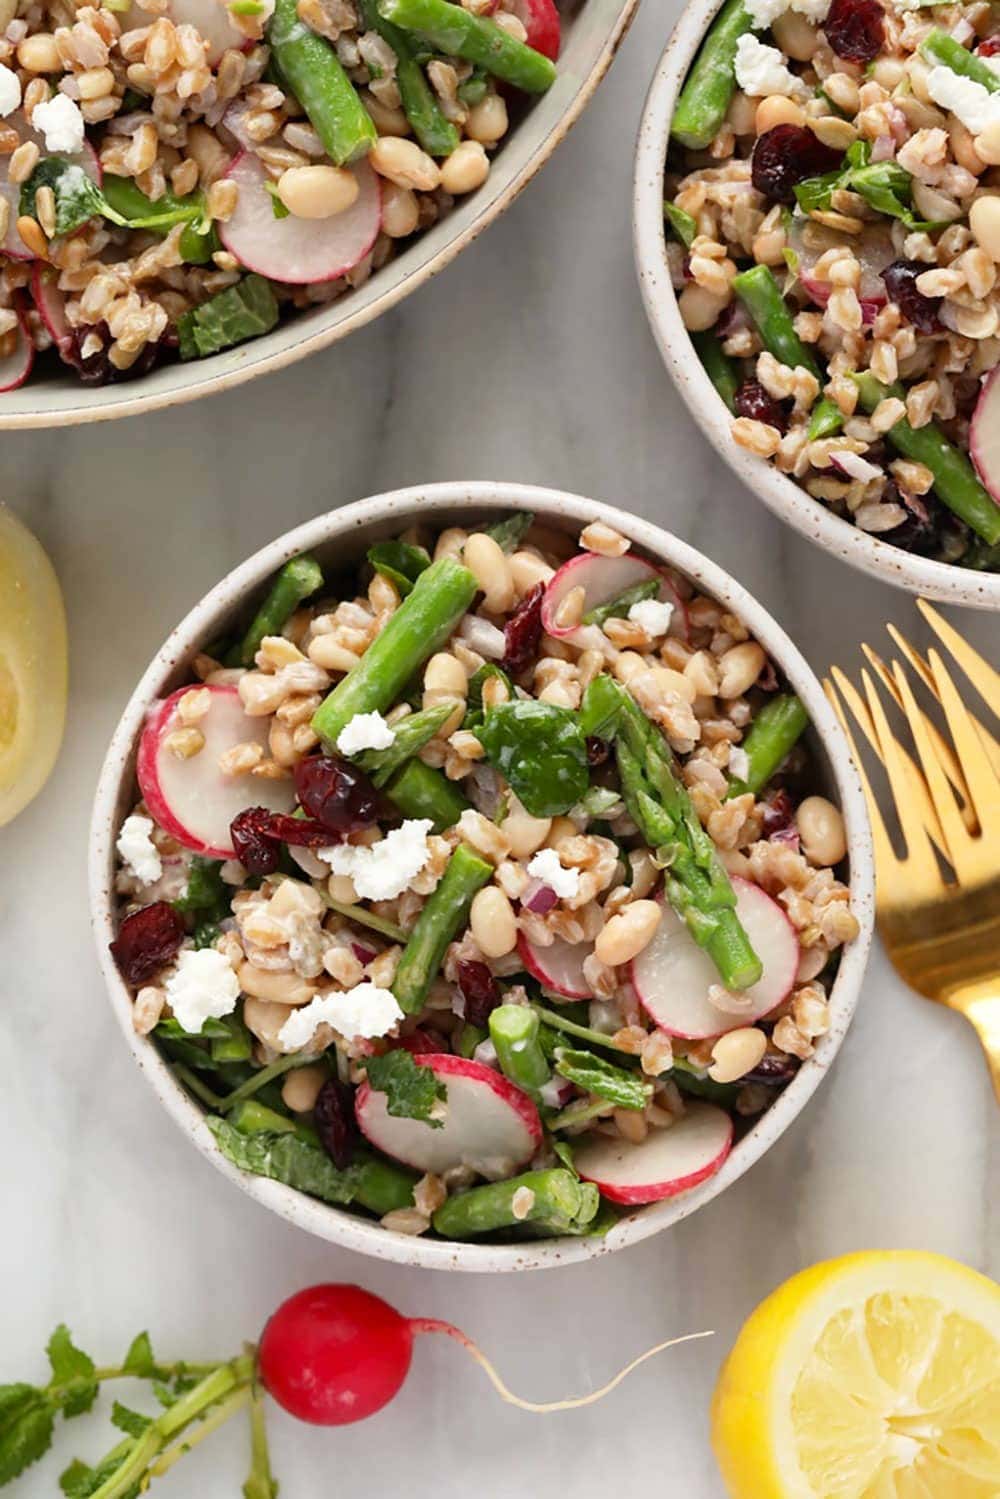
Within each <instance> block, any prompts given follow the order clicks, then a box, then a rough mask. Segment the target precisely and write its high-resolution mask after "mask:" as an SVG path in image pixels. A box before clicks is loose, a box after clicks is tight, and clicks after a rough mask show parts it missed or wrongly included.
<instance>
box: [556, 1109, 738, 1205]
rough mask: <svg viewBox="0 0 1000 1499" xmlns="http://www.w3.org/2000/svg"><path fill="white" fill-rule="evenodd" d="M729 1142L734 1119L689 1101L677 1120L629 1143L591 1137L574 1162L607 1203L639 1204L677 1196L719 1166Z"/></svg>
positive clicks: (724, 1157) (603, 1137) (576, 1155)
mask: <svg viewBox="0 0 1000 1499" xmlns="http://www.w3.org/2000/svg"><path fill="white" fill-rule="evenodd" d="M732 1143H733V1121H732V1119H731V1118H730V1117H729V1115H728V1114H727V1113H726V1112H725V1110H724V1109H720V1108H717V1107H716V1105H715V1104H713V1103H702V1102H700V1101H699V1102H695V1103H688V1104H687V1105H686V1107H685V1110H684V1113H683V1114H682V1115H681V1117H680V1118H679V1119H678V1120H677V1122H676V1124H672V1125H670V1126H669V1127H668V1128H667V1129H651V1130H650V1131H649V1134H648V1135H647V1136H646V1138H645V1140H643V1141H642V1143H641V1144H639V1145H633V1144H632V1143H631V1141H629V1140H620V1139H618V1140H616V1139H613V1138H612V1137H611V1136H610V1135H592V1136H590V1137H589V1138H587V1139H585V1140H584V1141H583V1142H582V1143H581V1144H580V1145H577V1147H576V1149H575V1150H574V1152H573V1165H574V1166H575V1167H576V1169H577V1171H578V1172H579V1173H580V1175H581V1176H582V1177H583V1180H584V1181H589V1182H593V1183H594V1185H595V1186H596V1187H598V1188H599V1190H600V1192H601V1195H602V1196H604V1197H607V1198H608V1199H609V1201H611V1202H620V1203H623V1204H625V1205H626V1206H630V1205H632V1206H638V1205H639V1204H641V1203H644V1202H660V1201H662V1200H663V1198H665V1197H676V1196H677V1194H678V1193H679V1192H688V1191H690V1190H691V1188H692V1187H697V1186H698V1185H699V1183H701V1182H703V1181H707V1180H708V1178H709V1177H710V1176H714V1175H715V1173H716V1172H717V1171H718V1170H719V1168H720V1166H721V1165H722V1163H723V1161H724V1160H725V1159H726V1157H727V1155H728V1154H729V1152H730V1150H731V1148H732Z"/></svg>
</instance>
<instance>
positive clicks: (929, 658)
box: [823, 599, 1000, 1102]
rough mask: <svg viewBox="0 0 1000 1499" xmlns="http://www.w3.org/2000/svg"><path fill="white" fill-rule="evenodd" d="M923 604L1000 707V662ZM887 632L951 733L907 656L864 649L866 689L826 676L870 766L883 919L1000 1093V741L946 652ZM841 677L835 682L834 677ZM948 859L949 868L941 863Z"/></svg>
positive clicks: (922, 987) (893, 954) (886, 932)
mask: <svg viewBox="0 0 1000 1499" xmlns="http://www.w3.org/2000/svg"><path fill="white" fill-rule="evenodd" d="M917 604H918V608H919V609H920V611H921V613H922V614H923V616H924V618H925V619H926V621H927V623H928V624H929V625H930V627H931V629H932V630H933V631H934V633H935V635H936V636H937V638H938V640H939V641H940V642H941V644H942V645H943V646H944V647H945V648H946V649H947V651H948V652H949V653H950V654H951V656H952V657H953V658H954V660H955V661H956V662H957V663H958V665H959V667H960V668H961V670H962V671H963V672H964V674H965V676H966V677H967V678H968V681H969V682H970V683H971V685H972V686H973V687H974V688H975V689H976V691H977V693H978V694H979V695H980V697H981V698H982V699H983V700H984V702H985V703H986V705H987V707H988V708H989V710H990V712H991V713H992V714H993V715H994V716H1000V674H998V673H997V672H996V671H995V670H994V669H993V667H992V666H990V665H989V663H988V662H987V661H985V660H984V659H983V657H982V656H980V655H979V654H978V652H976V651H974V650H973V649H972V647H971V646H970V645H969V644H968V643H967V642H966V641H964V640H963V639H962V637H961V635H959V634H958V632H957V631H956V630H955V629H953V627H952V626H951V625H949V624H948V622H947V621H946V620H944V619H942V617H941V616H940V615H939V614H938V613H937V611H936V610H935V609H932V608H931V606H930V605H929V604H928V603H926V602H925V601H924V600H923V599H919V600H918V601H917ZM888 630H889V634H890V635H891V637H892V639H893V641H894V642H895V644H896V645H897V646H898V648H899V651H900V653H901V655H902V656H903V658H904V661H905V663H906V664H907V665H908V666H909V667H910V670H911V672H912V673H913V675H914V676H915V677H916V679H917V680H918V682H919V683H921V684H922V686H923V687H924V688H925V689H926V690H927V691H928V692H929V693H930V695H931V696H932V697H933V698H934V700H935V701H936V702H937V703H938V705H939V707H940V709H941V712H942V715H943V719H944V722H945V724H946V725H947V730H948V733H947V735H945V734H944V733H943V732H942V731H941V730H940V729H939V728H938V727H937V725H936V724H935V723H934V722H933V720H932V719H930V718H928V717H927V715H926V714H925V713H924V712H923V710H922V709H921V708H920V707H919V705H918V703H917V699H916V695H915V693H914V689H913V686H912V685H911V681H910V677H909V676H908V674H907V672H906V670H905V669H904V666H903V663H901V662H900V661H898V660H894V661H892V662H891V663H888V664H887V663H886V662H885V661H883V660H882V658H881V657H880V656H879V655H878V654H877V653H876V652H875V651H873V650H872V649H871V648H870V647H869V646H867V645H865V646H862V650H863V651H864V653H865V656H866V658H867V660H868V662H869V665H870V666H871V669H872V670H871V672H869V671H867V670H865V669H864V668H862V671H861V684H862V689H863V693H862V692H859V691H858V689H857V688H856V687H855V686H854V685H853V683H852V682H851V681H850V679H849V678H848V677H847V676H846V675H845V674H844V673H843V672H842V671H841V670H840V669H839V668H838V667H833V669H832V671H831V676H832V678H833V682H830V681H826V682H824V684H823V686H824V689H825V691H826V695H827V697H828V698H829V699H830V702H831V704H832V705H833V708H834V710H835V711H836V713H837V715H838V717H839V719H840V722H841V724H842V725H843V727H844V731H845V733H846V734H847V738H848V741H849V743H850V745H851V750H852V752H853V754H854V759H855V762H856V764H857V767H858V770H859V772H860V775H861V781H862V784H863V786H864V789H865V796H866V798H867V801H868V811H869V814H870V816H871V822H872V833H873V837H874V842H875V865H876V876H877V880H876V906H877V914H878V925H879V931H880V933H881V936H882V940H883V942H884V943H885V946H886V949H887V951H888V954H889V958H890V961H891V962H892V965H893V967H894V968H895V969H896V971H897V973H899V974H900V976H901V977H902V978H904V979H905V980H906V982H907V983H908V984H909V985H910V987H911V988H913V989H916V991H917V993H918V994H923V995H924V996H925V997H926V998H927V999H933V1000H936V1001H937V1002H938V1003H939V1004H945V1005H948V1006H949V1008H951V1009H953V1010H957V1011H958V1012H959V1014H961V1015H964V1016H965V1018H966V1019H967V1020H968V1021H970V1023H971V1024H972V1026H973V1027H974V1028H975V1031H976V1034H977V1035H978V1037H979V1039H980V1041H981V1042H982V1045H983V1050H984V1051H985V1053H986V1059H987V1062H988V1063H989V1068H990V1075H991V1077H992V1079H993V1087H994V1089H995V1091H996V1095H997V1100H998V1102H1000V743H998V742H997V740H996V738H994V736H993V734H992V733H991V732H990V731H989V729H987V728H986V726H985V725H984V724H983V723H982V722H981V720H980V719H979V718H977V717H976V716H975V715H974V714H972V713H970V711H969V710H968V708H966V707H965V705H964V704H963V702H962V700H961V697H960V696H959V692H958V689H957V688H956V686H955V683H954V681H953V680H952V677H951V676H950V675H949V672H948V670H947V668H946V667H945V664H944V661H943V660H942V658H941V655H940V654H939V652H938V651H937V650H935V649H934V648H933V647H932V648H931V649H930V650H929V651H928V652H927V655H926V656H922V655H921V654H920V652H919V651H917V650H915V649H914V647H913V646H912V645H910V643H909V642H908V641H907V640H906V638H905V637H904V636H903V635H902V634H901V633H900V632H899V631H898V630H896V629H895V628H894V627H893V626H892V625H889V626H888ZM876 683H879V684H880V685H881V687H882V688H883V689H884V691H885V693H886V694H887V696H888V697H889V699H890V701H891V704H893V705H894V706H895V708H897V709H899V710H900V712H901V713H902V715H903V717H904V718H905V720H906V723H907V726H908V728H909V731H910V735H911V737H912V741H913V745H914V747H915V749H916V759H914V757H913V755H912V754H910V753H909V751H908V750H907V749H906V748H905V747H904V745H903V744H902V743H901V742H900V741H899V739H897V738H896V736H895V734H894V733H893V731H892V729H891V728H890V725H889V718H888V715H887V712H886V707H885V705H884V703H883V701H882V697H881V696H880V694H879V691H878V688H877V686H876ZM834 684H836V686H834ZM838 691H839V693H840V696H841V697H842V698H843V702H844V704H845V705H846V707H847V709H848V711H849V712H850V714H851V715H852V717H853V718H854V720H855V722H856V724H857V726H858V728H859V729H860V730H861V733H862V734H863V735H864V738H865V739H866V740H867V742H868V744H869V746H870V747H871V749H872V750H873V751H874V753H875V755H876V756H877V757H878V759H879V760H880V761H881V763H882V765H883V766H884V768H885V771H886V774H887V776H888V779H889V785H890V788H891V790H892V796H893V800H894V802H895V804H896V814H897V816H898V818H899V825H900V831H901V833H902V840H903V847H904V850H905V854H904V857H902V858H901V857H900V856H899V855H898V854H897V853H896V851H895V849H894V848H893V845H892V842H891V840H890V838H889V834H888V832H887V830H886V825H885V822H884V820H883V818H882V814H881V812H880V811H879V807H878V804H877V802H876V800H875V797H874V794H873V792H872V788H871V784H870V782H869V780H868V777H867V776H866V774H865V771H864V767H863V765H862V761H861V756H860V755H859V753H858V748H857V744H856V742H855V739H854V737H853V735H852V733H851V729H850V727H849V725H848V721H847V716H846V715H845V713H844V709H843V707H842V706H841V703H840V701H839V700H838V697H837V692H838ZM942 861H944V865H945V867H944V869H943V868H942Z"/></svg>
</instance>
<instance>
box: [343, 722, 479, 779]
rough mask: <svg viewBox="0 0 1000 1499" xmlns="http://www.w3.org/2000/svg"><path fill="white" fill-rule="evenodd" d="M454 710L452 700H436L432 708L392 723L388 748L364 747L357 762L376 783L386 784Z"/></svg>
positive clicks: (421, 747) (431, 737) (432, 735)
mask: <svg viewBox="0 0 1000 1499" xmlns="http://www.w3.org/2000/svg"><path fill="white" fill-rule="evenodd" d="M454 711H455V709H454V705H453V704H452V703H436V704H435V705H434V707H433V708H421V710H420V712H419V713H411V714H410V715H409V716H408V717H407V718H403V719H401V720H400V721H399V723H397V724H394V725H393V732H394V733H395V736H396V737H395V739H394V740H393V742H392V743H391V744H390V746H389V748H388V749H384V750H364V751H363V752H362V753H361V754H360V755H358V756H357V762H358V764H359V765H360V766H361V769H362V770H363V771H364V772H365V774H366V775H367V776H369V777H370V778H371V782H372V785H373V786H379V787H381V786H384V785H385V784H386V782H387V781H389V780H391V779H392V777H393V776H394V775H395V773H396V771H397V770H399V769H400V767H401V766H403V765H405V764H406V761H407V760H411V759H412V758H413V756H414V755H416V754H418V753H419V751H420V750H422V749H423V747H424V745H425V744H427V743H428V741H429V740H431V739H433V738H434V735H435V734H436V733H437V731H438V729H439V728H440V727H441V725H442V724H443V723H444V721H445V719H446V718H450V717H451V715H452V713H453V712H454Z"/></svg>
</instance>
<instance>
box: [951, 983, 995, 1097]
mask: <svg viewBox="0 0 1000 1499" xmlns="http://www.w3.org/2000/svg"><path fill="white" fill-rule="evenodd" d="M949 1003H950V1004H951V1006H952V1008H953V1009H956V1010H959V1011H960V1012H961V1013H962V1014H963V1015H964V1016H965V1018H966V1020H968V1021H969V1023H970V1025H971V1026H972V1027H973V1029H974V1030H975V1032H976V1035H977V1036H978V1037H979V1040H980V1042H981V1043H982V1048H983V1051H984V1052H985V1053H986V1064H987V1066H988V1067H989V1069H990V1077H991V1078H992V1080H993V1091H994V1093H995V1094H996V1098H997V1103H1000V983H998V982H997V980H996V979H989V980H987V981H986V982H985V983H982V984H976V985H974V986H972V987H971V988H969V989H964V990H962V991H961V992H960V993H959V994H957V995H955V996H954V997H952V998H951V999H950V1001H949Z"/></svg>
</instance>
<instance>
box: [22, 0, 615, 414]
mask: <svg viewBox="0 0 1000 1499" xmlns="http://www.w3.org/2000/svg"><path fill="white" fill-rule="evenodd" d="M638 8H639V0H586V5H585V6H584V7H583V8H581V9H577V10H576V11H575V12H574V13H573V15H572V16H570V17H569V18H568V19H569V21H570V30H569V32H568V33H567V36H568V45H566V46H565V47H564V51H563V56H564V58H567V59H569V60H570V62H571V61H572V58H573V46H572V38H573V31H574V30H575V28H576V27H577V26H578V25H579V24H580V21H581V18H582V17H583V16H585V15H586V14H587V12H588V10H589V12H590V14H591V15H596V13H598V12H600V14H601V16H602V17H604V16H606V18H607V20H606V26H605V27H603V28H601V29H598V26H597V24H596V22H595V28H594V36H593V39H592V40H590V41H589V42H588V43H587V54H586V57H585V58H584V59H583V62H582V66H580V67H579V68H576V67H572V68H571V67H569V66H567V67H566V68H564V69H563V70H562V71H561V72H560V73H559V74H558V75H557V77H556V81H555V83H554V84H553V85H552V88H551V89H550V90H549V91H548V92H547V93H546V94H544V95H541V96H539V97H538V98H537V99H536V100H535V101H534V102H533V104H532V105H531V108H530V112H529V113H528V114H527V115H526V116H525V117H524V118H523V119H522V120H520V121H519V122H518V124H517V126H516V127H515V129H514V130H513V131H512V132H511V135H510V138H509V139H508V140H507V141H506V142H505V143H504V147H503V149H501V151H500V152H499V153H498V154H497V156H496V158H495V165H494V167H493V169H492V171H491V174H490V179H488V180H487V182H486V183H485V184H484V185H483V187H482V188H479V189H478V190H477V191H476V192H474V193H470V194H469V195H468V196H467V197H466V198H464V199H459V200H457V202H456V205H455V207H454V208H453V209H452V210H451V211H450V212H449V213H448V215H447V216H446V217H444V218H443V219H440V220H439V221H438V223H437V224H435V225H432V226H431V228H430V229H428V230H427V231H426V232H425V233H423V234H422V235H421V236H420V237H419V239H417V240H416V241H414V243H413V244H412V245H410V246H408V247H407V248H405V249H404V250H403V251H401V253H399V254H398V255H397V256H396V257H395V258H394V259H393V260H392V261H390V262H389V264H388V265H387V266H384V267H382V268H381V269H380V270H378V271H375V272H374V273H373V274H372V276H371V277H370V278H369V280H368V281H367V282H366V283H365V284H364V285H363V286H360V287H358V288H357V289H352V290H351V291H350V292H348V293H346V294H345V295H344V296H343V297H340V298H338V299H337V300H336V301H335V302H331V303H329V304H327V306H326V307H323V308H320V309H316V310H315V316H309V315H308V314H307V315H304V316H299V317H295V318H292V319H289V320H283V321H281V322H279V323H278V325H277V327H275V328H274V329H272V331H271V332H270V333H266V334H264V335H263V337H261V338H257V339H252V340H250V341H249V342H247V343H244V344H240V345H238V346H237V347H236V348H234V349H229V350H225V351H223V352H222V353H220V354H217V355H214V356H213V357H212V358H211V359H207V360H195V361H192V362H191V363H190V364H187V365H180V364H178V365H171V366H169V367H167V368H166V369H165V370H164V371H163V372H162V373H164V374H168V375H170V376H171V378H170V379H169V380H168V381H166V382H165V388H162V389H161V388H159V386H158V384H157V375H158V374H159V373H161V372H157V371H154V372H153V373H152V375H151V376H147V377H143V379H141V380H139V381H137V382H136V384H135V385H128V384H123V385H109V386H106V387H103V388H102V389H101V390H95V389H94V388H93V387H90V388H88V387H86V386H83V385H80V386H79V387H78V389H79V398H78V399H67V402H66V404H64V405H63V404H58V405H55V406H50V405H48V404H47V403H45V402H43V403H42V404H41V405H40V406H39V408H38V409H32V410H15V409H11V408H10V407H8V408H7V409H6V410H5V409H4V402H3V400H2V399H0V432H2V431H21V430H36V429H40V428H48V427H69V426H79V425H83V424H84V423H89V422H103V421H114V420H117V419H118V418H120V417H127V416H136V415H138V414H140V413H144V412H151V411H161V410H164V409H166V408H169V407H173V406H179V405H182V404H184V403H186V402H188V401H194V400H196V399H199V398H201V397H205V396H211V395H216V394H218V393H219V392H222V391H228V390H234V389H235V388H236V387H237V386H239V385H243V384H244V383H246V382H247V381H249V380H253V379H255V378H256V377H257V376H258V375H264V374H270V373H272V372H274V371H277V370H283V369H285V368H287V367H288V366H289V365H291V364H295V363H297V362H298V361H299V360H302V359H305V358H307V357H308V356H309V355H310V354H314V353H316V352H318V351H319V350H320V349H325V348H327V347H328V346H330V345H331V344H334V343H337V342H339V341H340V340H341V339H343V338H346V337H347V336H348V335H349V334H351V333H353V332H355V331H356V330H357V329H359V328H363V327H364V326H365V325H366V324H368V323H370V322H373V321H374V320H375V319H376V318H377V317H379V316H380V315H381V314H382V313H385V312H389V311H390V310H391V309H392V308H394V307H396V306H397V305H398V304H399V303H400V302H402V301H403V299H404V298H405V297H407V296H409V294H410V293H411V292H414V291H416V290H417V289H418V288H419V287H421V286H424V285H425V284H426V283H427V282H428V281H429V280H430V279H431V278H432V277H433V276H436V275H437V274H438V273H439V272H440V271H443V270H444V269H445V267H446V266H448V265H450V264H451V262H452V261H453V260H454V259H455V258H456V257H457V256H458V255H459V254H460V253H461V251H462V250H464V249H465V248H466V247H467V246H468V245H470V244H471V243H472V242H473V240H475V239H478V237H479V235H480V234H482V233H483V231H484V230H485V229H487V228H489V226H490V225H491V224H492V223H493V222H494V221H495V220H496V219H498V218H500V216H501V215H502V214H503V213H505V212H506V210H507V209H508V208H509V207H510V206H511V204H512V203H513V202H514V200H515V199H516V198H517V197H518V196H519V195H520V194H521V192H522V191H523V190H524V188H525V187H526V186H527V185H528V183H529V182H530V181H531V179H532V178H533V177H534V176H535V174H536V173H537V172H538V171H539V170H540V169H541V168H542V167H543V166H544V165H545V163H546V162H547V161H548V159H549V157H550V156H551V155H552V154H553V152H554V151H555V150H556V147H557V146H559V145H560V144H561V143H562V141H563V140H565V138H566V136H567V135H568V134H569V132H570V130H571V129H572V128H573V126H574V125H575V124H576V122H577V120H578V119H579V118H580V116H581V115H582V113H583V111H584V109H585V108H586V107H587V105H588V104H589V103H590V101H591V99H592V98H593V96H594V94H595V92H596V91H597V88H598V85H599V84H600V83H601V81H602V79H603V78H604V75H605V74H606V73H607V71H608V69H609V67H610V66H611V64H612V62H613V61H614V58H615V55H616V53H617V52H618V49H619V47H620V46H621V43H622V41H623V40H624V37H625V35H626V33H627V31H628V29H629V26H630V25H631V24H632V20H633V18H634V16H635V13H636V11H637V10H638ZM183 371H187V374H186V376H185V375H182V374H181V372H183ZM24 389H25V390H27V391H30V390H31V389H35V390H39V391H43V390H45V386H44V385H38V384H36V385H34V386H32V385H31V383H30V382H28V383H27V385H26V386H25V387H24ZM53 389H58V390H60V391H66V390H69V391H71V392H73V395H74V397H75V394H76V390H77V387H76V386H75V384H72V383H70V384H62V383H60V384H59V385H58V386H55V385H53ZM11 394H12V395H17V394H19V392H11Z"/></svg>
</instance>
